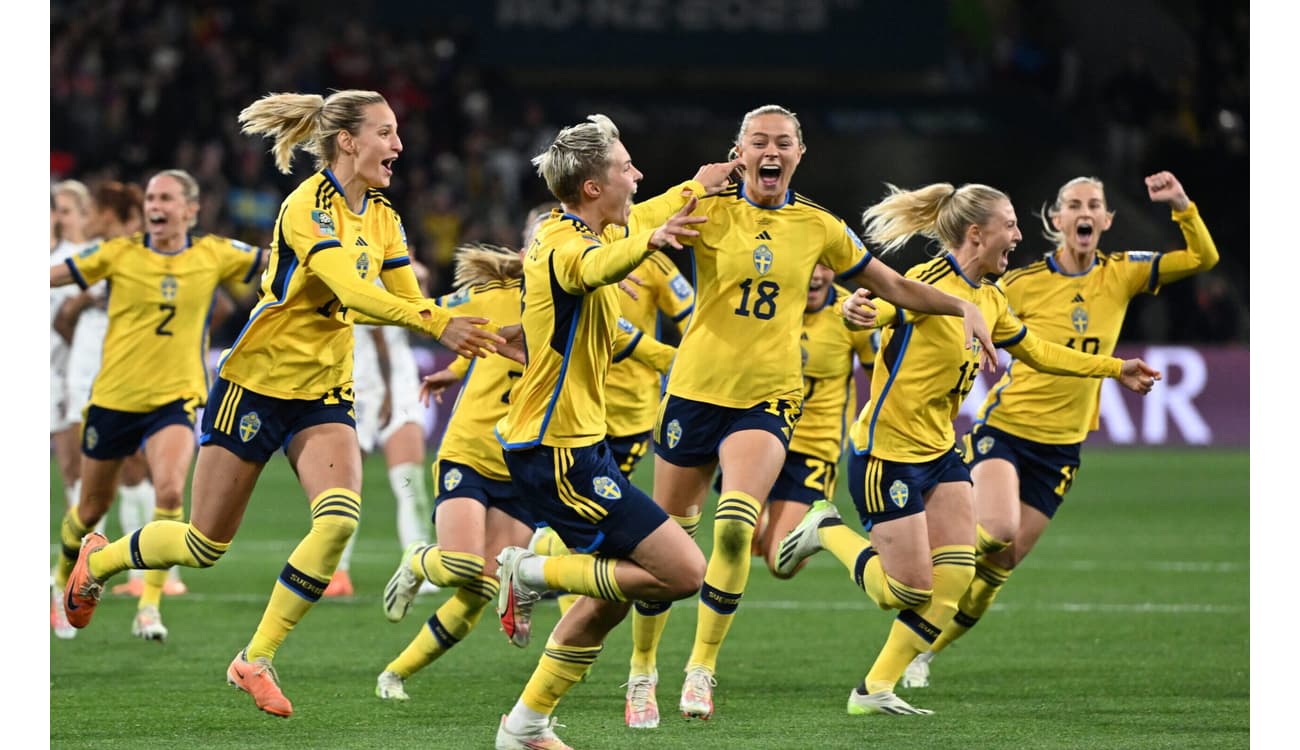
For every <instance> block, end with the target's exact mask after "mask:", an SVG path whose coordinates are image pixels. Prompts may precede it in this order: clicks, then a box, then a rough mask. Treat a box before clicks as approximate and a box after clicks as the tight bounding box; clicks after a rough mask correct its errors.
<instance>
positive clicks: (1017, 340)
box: [993, 324, 1029, 349]
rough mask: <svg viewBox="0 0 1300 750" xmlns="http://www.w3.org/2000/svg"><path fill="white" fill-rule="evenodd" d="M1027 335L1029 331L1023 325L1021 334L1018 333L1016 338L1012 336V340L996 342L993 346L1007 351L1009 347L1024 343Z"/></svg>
mask: <svg viewBox="0 0 1300 750" xmlns="http://www.w3.org/2000/svg"><path fill="white" fill-rule="evenodd" d="M1027 333H1029V329H1028V328H1026V327H1025V326H1024V324H1021V326H1020V332H1019V333H1017V334H1016V335H1015V336H1012V337H1011V338H1009V339H1007V340H1005V341H994V342H993V345H994V346H996V347H997V348H999V349H1006V348H1007V347H1008V346H1015V345H1016V344H1019V343H1020V342H1021V341H1024V339H1025V334H1027Z"/></svg>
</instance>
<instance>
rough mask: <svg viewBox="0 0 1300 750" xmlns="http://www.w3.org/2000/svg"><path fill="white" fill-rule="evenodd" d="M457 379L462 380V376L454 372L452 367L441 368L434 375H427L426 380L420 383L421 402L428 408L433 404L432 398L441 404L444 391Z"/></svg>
mask: <svg viewBox="0 0 1300 750" xmlns="http://www.w3.org/2000/svg"><path fill="white" fill-rule="evenodd" d="M457 380H460V376H459V375H457V374H456V373H454V372H452V371H451V369H450V368H444V369H441V370H439V371H437V372H435V373H433V374H432V375H425V376H424V381H423V382H421V383H420V403H421V404H424V406H425V407H426V408H427V407H429V406H431V404H430V403H429V400H430V399H433V400H434V401H436V402H438V403H440V404H441V403H442V392H443V391H445V390H447V388H448V387H450V386H451V384H452V383H455V382H456V381H457Z"/></svg>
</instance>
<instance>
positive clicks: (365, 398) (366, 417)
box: [352, 325, 425, 453]
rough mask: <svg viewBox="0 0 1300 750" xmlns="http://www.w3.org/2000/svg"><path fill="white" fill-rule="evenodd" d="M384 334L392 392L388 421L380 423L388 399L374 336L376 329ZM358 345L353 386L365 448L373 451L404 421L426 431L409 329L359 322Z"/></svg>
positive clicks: (354, 359)
mask: <svg viewBox="0 0 1300 750" xmlns="http://www.w3.org/2000/svg"><path fill="white" fill-rule="evenodd" d="M376 330H378V331H380V332H382V333H383V335H384V341H385V342H386V343H387V345H388V365H389V377H390V378H391V380H392V382H391V383H390V387H391V394H390V396H389V398H390V409H391V415H390V416H389V419H388V423H387V424H383V425H381V424H379V410H380V409H381V408H382V406H383V403H384V393H385V388H384V379H383V375H382V374H381V373H380V371H379V360H378V355H377V353H376V351H375V343H374V340H373V339H372V338H371V336H372V333H373V332H374V331H376ZM353 337H354V338H355V339H356V345H355V347H354V348H353V351H352V359H353V362H352V390H353V394H354V396H355V398H356V402H355V409H356V413H357V439H358V440H359V441H360V443H361V450H363V451H365V452H366V453H373V452H374V451H376V450H380V449H382V448H383V447H384V443H387V442H388V439H389V438H391V437H392V436H393V434H394V433H395V432H397V431H398V430H399V429H401V427H402V426H403V425H407V424H415V425H419V427H420V430H421V434H423V431H424V424H425V408H424V406H423V405H421V404H420V373H419V369H418V367H417V366H416V363H415V355H414V353H412V351H411V344H410V340H409V338H408V337H407V333H406V329H404V328H400V327H398V326H365V325H359V326H356V327H355V328H354V330H353Z"/></svg>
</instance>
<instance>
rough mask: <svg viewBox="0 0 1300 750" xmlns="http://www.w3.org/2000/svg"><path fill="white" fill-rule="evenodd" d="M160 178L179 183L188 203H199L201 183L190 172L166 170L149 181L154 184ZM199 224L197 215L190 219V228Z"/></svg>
mask: <svg viewBox="0 0 1300 750" xmlns="http://www.w3.org/2000/svg"><path fill="white" fill-rule="evenodd" d="M159 177H170V178H172V179H173V180H176V181H177V182H179V183H180V184H181V195H182V196H183V197H184V198H185V202H186V203H198V202H199V181H198V180H196V179H194V176H193V175H191V174H190V173H189V172H186V171H185V170H183V169H164V170H163V171H161V172H159V173H158V174H155V175H154V176H153V177H150V178H149V181H150V182H152V181H153V180H155V179H157V178H159ZM198 223H199V216H198V214H197V213H196V214H195V215H194V218H193V219H190V226H191V227H193V226H194V225H196V224H198Z"/></svg>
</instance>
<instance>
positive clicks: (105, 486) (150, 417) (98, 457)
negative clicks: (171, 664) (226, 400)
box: [50, 169, 264, 641]
mask: <svg viewBox="0 0 1300 750" xmlns="http://www.w3.org/2000/svg"><path fill="white" fill-rule="evenodd" d="M198 210H199V186H198V183H197V182H196V181H195V180H194V178H193V177H191V176H190V175H189V173H187V172H184V171H182V170H178V169H169V170H164V171H162V172H159V173H158V174H156V175H154V176H153V177H152V178H151V179H150V180H149V183H148V185H147V186H146V188H145V193H144V215H145V219H146V224H147V229H148V231H147V232H145V233H143V234H137V235H133V236H131V237H120V238H117V239H113V240H108V241H106V242H104V243H102V244H98V245H93V246H91V247H89V248H87V249H85V250H83V251H81V252H80V253H78V254H77V255H74V256H72V257H70V258H68V259H67V260H66V261H64V262H63V263H60V264H57V265H54V266H51V267H50V286H52V287H53V286H62V285H66V284H71V283H73V282H76V284H77V285H78V286H80V287H81V288H82V289H83V290H84V289H89V288H90V286H91V285H92V284H94V283H96V282H98V281H100V280H101V279H106V280H108V282H109V283H110V284H111V285H112V289H113V293H112V295H111V296H110V298H109V303H108V329H107V331H106V333H105V335H104V343H103V362H102V364H101V366H100V369H99V372H98V373H97V374H96V375H95V378H94V385H93V388H92V392H91V394H90V400H89V403H88V404H87V406H86V411H85V424H84V425H83V427H82V429H81V453H82V460H81V465H82V483H81V494H80V497H79V498H78V502H77V505H76V506H74V507H72V508H69V509H68V511H67V513H66V514H65V515H64V518H63V524H62V530H61V532H60V537H61V540H62V558H61V560H60V561H59V567H58V570H57V572H56V577H55V583H56V585H58V586H60V587H63V586H65V584H68V583H69V581H70V578H69V574H70V573H72V570H73V566H74V565H75V564H76V563H77V558H78V555H79V553H80V551H81V548H82V544H83V542H82V539H83V537H87V538H88V539H96V538H97V539H101V540H102V539H103V538H104V537H103V535H102V534H100V533H98V532H95V533H93V534H91V533H90V530H91V529H93V528H95V525H96V524H98V523H99V522H100V521H101V519H103V517H104V515H105V513H106V512H107V511H108V508H109V505H110V504H111V503H112V502H113V499H114V497H115V496H116V494H117V489H118V478H119V474H120V471H121V468H122V464H123V462H124V461H125V460H126V459H127V458H128V457H130V456H131V455H133V454H134V453H135V452H136V451H137V450H138V449H139V448H140V447H141V446H142V445H143V448H144V453H145V458H146V460H147V461H148V465H149V475H150V476H151V477H152V480H153V483H154V487H155V492H156V499H155V502H156V506H155V511H154V517H155V518H156V519H159V520H168V521H172V522H177V521H179V520H180V519H181V518H182V516H183V515H184V497H183V495H184V491H185V482H186V479H187V478H188V477H189V470H190V462H191V460H192V458H193V455H194V421H195V416H196V414H195V413H196V411H197V409H198V408H199V407H201V406H203V403H204V398H205V396H206V395H207V387H208V370H207V363H206V361H205V359H204V355H205V354H206V352H207V350H208V328H207V320H208V314H209V311H210V310H211V307H212V304H213V302H212V301H213V298H214V296H215V294H216V293H217V291H218V290H219V289H224V290H226V291H227V292H229V293H230V294H232V295H234V296H242V295H243V294H245V293H246V292H247V291H249V290H251V289H252V288H253V287H254V282H255V280H256V278H257V274H258V273H259V272H260V271H261V270H262V268H263V265H264V264H263V259H264V254H263V253H262V251H260V250H259V249H257V248H254V247H250V246H249V245H246V244H244V243H242V242H238V241H236V240H231V239H227V238H225V237H218V236H215V235H200V236H194V235H192V234H191V232H190V229H191V228H192V227H193V226H194V223H195V220H196V217H197V215H198ZM88 534H89V536H87V535H88ZM166 579H167V571H166V570H165V569H162V570H157V571H155V572H154V573H152V574H150V575H148V576H146V578H145V582H144V587H143V590H142V592H141V594H140V598H139V601H138V604H137V609H136V615H135V620H134V622H133V623H132V626H131V632H132V634H133V635H135V636H137V637H140V638H145V639H148V640H159V641H162V640H165V639H166V638H167V628H166V626H165V625H163V622H162V615H161V613H160V612H159V605H160V603H161V598H162V587H163V584H164V582H165V581H166ZM64 605H65V607H66V614H67V617H68V621H69V622H70V623H71V624H72V625H73V626H74V627H80V625H78V618H79V616H80V615H81V612H80V611H74V610H81V609H82V607H81V606H80V604H79V602H78V600H76V599H69V598H68V596H67V592H66V591H65V593H64Z"/></svg>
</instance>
